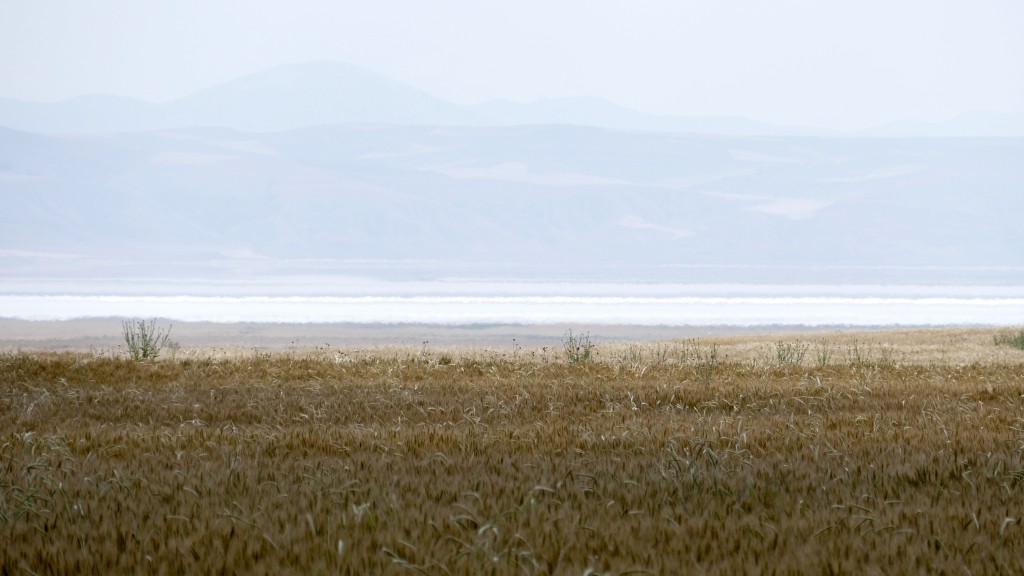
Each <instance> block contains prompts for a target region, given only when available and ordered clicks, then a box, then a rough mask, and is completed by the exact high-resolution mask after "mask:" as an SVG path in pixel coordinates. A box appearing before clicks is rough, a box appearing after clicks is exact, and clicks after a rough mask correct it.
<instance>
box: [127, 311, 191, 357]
mask: <svg viewBox="0 0 1024 576" xmlns="http://www.w3.org/2000/svg"><path fill="white" fill-rule="evenodd" d="M121 329H122V335H123V336H124V343H125V346H127V347H128V355H129V356H131V359H132V360H135V361H136V362H141V361H142V360H152V359H154V358H156V357H157V356H159V355H160V352H161V351H162V350H163V349H164V348H172V349H173V348H176V347H177V345H176V343H174V342H173V341H171V340H170V337H171V326H168V327H167V328H166V329H164V328H162V327H158V326H157V325H156V320H150V321H149V322H146V321H145V320H125V321H124V322H122V323H121Z"/></svg>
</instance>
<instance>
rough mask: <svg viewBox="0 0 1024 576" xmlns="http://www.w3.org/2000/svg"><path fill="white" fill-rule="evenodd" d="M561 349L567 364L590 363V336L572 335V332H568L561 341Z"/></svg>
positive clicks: (591, 347) (591, 348) (591, 346)
mask: <svg viewBox="0 0 1024 576" xmlns="http://www.w3.org/2000/svg"><path fill="white" fill-rule="evenodd" d="M562 348H563V349H564V350H565V360H566V361H567V362H569V364H584V363H586V362H589V361H590V355H591V353H592V352H593V350H594V345H593V344H592V343H591V342H590V334H579V335H573V333H572V330H569V331H568V332H566V334H565V340H563V341H562Z"/></svg>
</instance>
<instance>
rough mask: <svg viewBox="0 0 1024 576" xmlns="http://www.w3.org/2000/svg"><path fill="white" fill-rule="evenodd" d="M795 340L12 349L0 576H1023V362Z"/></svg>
mask: <svg viewBox="0 0 1024 576" xmlns="http://www.w3.org/2000/svg"><path fill="white" fill-rule="evenodd" d="M800 338H801V337H793V338H781V339H780V338H763V339H760V338H746V339H728V340H718V341H715V342H710V341H708V342H705V341H688V342H676V343H662V344H645V345H637V344H633V345H627V344H623V345H601V344H598V346H597V349H596V352H597V354H596V357H595V360H593V361H591V362H588V363H582V364H577V365H568V364H567V363H566V362H565V361H564V359H563V358H560V357H559V354H560V351H558V350H551V349H548V350H543V349H538V350H522V349H513V350H511V351H509V350H503V351H491V352H488V351H481V350H471V349H460V350H456V349H450V350H399V349H393V350H375V351H363V352H358V351H354V350H331V349H320V350H307V351H292V352H284V353H275V354H268V353H263V352H260V351H250V352H248V353H245V354H238V353H235V354H232V355H227V356H223V355H217V354H209V353H205V352H203V351H195V350H193V351H187V350H186V351H181V353H179V354H178V355H177V356H175V357H174V358H167V359H162V360H158V361H154V362H142V363H137V362H132V361H130V360H128V359H126V358H123V357H117V356H112V355H109V354H82V353H41V352H40V353H30V352H10V353H5V354H0V573H2V574H15V573H18V574H32V573H34V574H65V573H127V572H145V573H213V572H217V573H255V574H259V573H272V574H279V573H325V572H340V573H344V574H367V573H394V574H401V573H416V572H419V573H426V574H481V573H483V574H556V573H557V574H563V573H569V574H585V573H587V571H591V573H605V572H608V573H613V574H624V573H630V572H633V573H655V574H670V573H681V572H685V573H706V574H737V573H783V574H785V573H825V574H829V573H836V574H837V573H849V574H864V573H867V574H873V573H878V574H880V573H920V572H945V573H973V574H981V573H1020V572H1022V570H1024V560H1022V559H1024V526H1022V522H1024V518H1022V516H1024V462H1022V452H1024V353H1022V352H1020V351H1018V350H1015V349H1012V348H1009V347H998V348H997V347H996V346H995V345H994V343H993V338H992V332H991V331H989V332H985V331H981V330H979V331H959V332H956V331H945V332H942V331H929V332H923V333H916V336H915V335H914V334H903V333H878V334H873V335H864V334H859V335H843V334H833V335H805V336H803V340H801V339H800ZM983 341H984V343H982V342H983ZM821 342H826V343H828V345H829V346H831V347H832V348H831V349H832V355H831V356H830V357H829V359H828V360H829V361H827V362H819V361H818V358H817V352H816V348H815V346H816V343H817V344H818V346H821ZM801 348H802V349H803V350H804V356H803V357H802V358H801V359H800V362H795V361H792V360H794V359H795V356H786V354H783V355H782V356H780V352H786V351H789V352H791V353H792V354H794V355H795V354H797V352H798V351H799V350H800V349H801ZM975 348H977V349H975ZM819 350H820V348H819ZM965 350H966V351H967V352H964V351H965Z"/></svg>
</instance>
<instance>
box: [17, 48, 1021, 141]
mask: <svg viewBox="0 0 1024 576" xmlns="http://www.w3.org/2000/svg"><path fill="white" fill-rule="evenodd" d="M339 123H382V124H399V125H434V126H509V125H523V124H572V125H584V126H596V127H602V128H611V129H618V130H642V131H665V132H683V133H702V134H719V135H775V136H808V135H837V134H835V133H830V132H828V131H825V130H816V129H810V128H794V127H785V126H776V125H772V124H767V123H763V122H756V121H753V120H750V119H746V118H742V117H703V118H681V117H671V116H656V115H650V114H644V113H641V112H637V111H634V110H630V109H628V108H624V107H621V106H618V105H615V104H613V103H611V102H608V101H605V100H601V99H597V98H561V99H551V100H541V101H538V102H533V103H519V102H511V101H499V102H488V103H484V104H479V105H475V106H460V105H456V104H453V103H451V102H447V101H445V100H442V99H440V98H437V97H435V96H432V95H430V94H428V93H426V92H423V91H421V90H418V89H416V88H413V87H411V86H408V85H406V84H403V83H401V82H398V81H395V80H392V79H390V78H386V77H384V76H381V75H379V74H376V73H374V72H371V71H368V70H365V69H363V68H360V67H357V66H353V65H350V64H345V63H340V62H331V61H321V62H311V63H304V64H294V65H286V66H280V67H278V68H274V69H271V70H267V71H264V72H259V73H256V74H252V75H249V76H245V77H242V78H239V79H236V80H232V81H230V82H227V83H224V84H221V85H219V86H215V87H213V88H210V89H208V90H204V91H202V92H199V93H196V94H193V95H191V96H187V97H184V98H180V99H177V100H173V101H170V102H164V103H149V102H144V101H141V100H133V99H129V98H122V97H116V96H99V95H95V96H82V97H78V98H72V99H70V100H64V101H60V102H24V101H15V100H2V99H0V126H6V127H9V128H14V129H17V130H24V131H28V132H38V133H49V134H60V133H115V132H129V131H151V130H172V129H173V130H178V129H184V128H194V127H202V126H216V127H225V128H231V129H235V130H243V131H256V132H274V131H282V130H291V129H296V128H303V127H308V126H318V125H326V124H339ZM854 135H863V136H1024V116H1013V115H1006V114H994V113H992V114H975V115H967V116H964V117H961V118H957V119H954V120H952V121H950V122H946V123H942V124H915V123H903V124H892V125H888V126H883V127H880V128H878V129H875V130H869V131H864V132H863V133H860V134H854Z"/></svg>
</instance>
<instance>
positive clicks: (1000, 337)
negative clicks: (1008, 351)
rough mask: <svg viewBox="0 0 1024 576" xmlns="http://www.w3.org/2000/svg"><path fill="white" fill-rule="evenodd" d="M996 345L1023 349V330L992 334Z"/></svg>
mask: <svg viewBox="0 0 1024 576" xmlns="http://www.w3.org/2000/svg"><path fill="white" fill-rule="evenodd" d="M993 339H994V340H995V343H996V346H1011V347H1013V348H1016V349H1017V350H1024V330H1021V331H1020V332H1017V333H1016V334H1013V333H1003V334H996V335H995V336H993Z"/></svg>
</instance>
